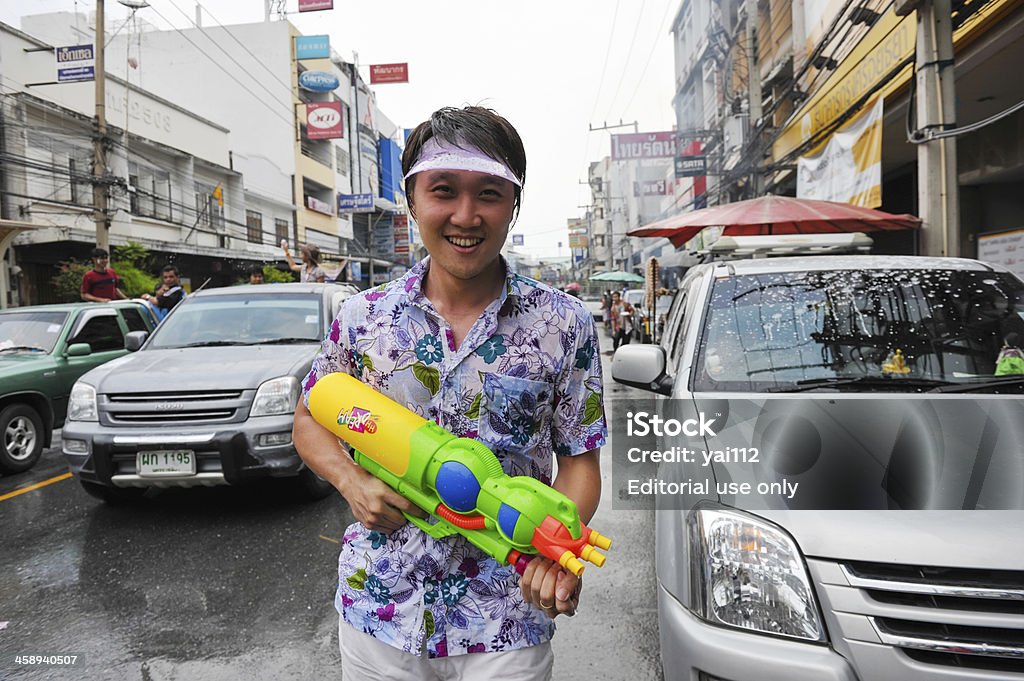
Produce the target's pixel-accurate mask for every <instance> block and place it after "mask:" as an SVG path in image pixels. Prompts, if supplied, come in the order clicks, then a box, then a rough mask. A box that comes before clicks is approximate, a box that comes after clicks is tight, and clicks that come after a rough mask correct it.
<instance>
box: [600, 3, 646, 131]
mask: <svg viewBox="0 0 1024 681" xmlns="http://www.w3.org/2000/svg"><path fill="white" fill-rule="evenodd" d="M646 5H647V0H642V2H641V3H640V11H639V12H637V16H636V24H635V25H634V26H633V37H632V38H630V41H629V50H628V51H627V52H626V58H625V59H624V60H623V62H622V75H621V76H619V83H618V85H616V86H615V93H614V94H613V95H612V98H611V100H610V102H611V104H609V106H608V114H609V116H607V117H605V120H608V118H609V117H610V115H611V112H612V110H613V109H614V107H615V100H616V99H617V98H618V96H619V90H621V89H622V81H623V80H625V78H626V73H628V72H629V60H630V58H631V57H632V56H633V48H634V47H635V46H636V35H637V33H638V32H639V31H640V23H641V21H642V20H643V18H644V7H645V6H646Z"/></svg>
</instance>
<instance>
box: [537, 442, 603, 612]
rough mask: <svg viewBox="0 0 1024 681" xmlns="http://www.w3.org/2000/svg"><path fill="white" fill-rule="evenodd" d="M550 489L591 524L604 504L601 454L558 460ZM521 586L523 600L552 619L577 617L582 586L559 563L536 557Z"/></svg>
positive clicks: (595, 453) (593, 450)
mask: <svg viewBox="0 0 1024 681" xmlns="http://www.w3.org/2000/svg"><path fill="white" fill-rule="evenodd" d="M551 486H552V487H554V488H555V489H556V490H558V491H559V492H561V493H562V494H564V495H565V496H567V497H569V498H570V499H572V500H573V501H574V502H576V509H577V511H579V514H580V520H581V521H582V522H583V524H587V523H589V522H590V519H591V518H592V517H593V516H594V512H595V511H597V505H598V503H599V502H600V500H601V450H600V449H591V450H590V451H588V452H584V453H582V454H580V455H578V456H560V457H558V472H557V473H556V474H555V479H554V481H552V483H551ZM519 586H520V588H521V589H522V592H523V599H524V600H526V601H527V602H529V603H533V604H534V605H537V606H539V607H540V608H541V609H542V610H544V612H545V613H546V614H547V615H548V617H551V618H552V619H553V618H555V617H557V616H558V615H569V616H572V615H574V614H575V613H576V607H577V605H578V604H579V595H580V587H581V586H582V582H580V578H579V577H576V576H575V575H573V574H572V573H570V572H566V571H565V570H563V569H562V567H561V566H560V565H559V564H558V563H556V562H554V561H552V560H548V559H547V558H542V557H540V556H537V557H535V558H534V559H533V560H531V561H530V563H529V565H527V566H526V570H525V571H524V572H523V577H522V579H521V580H520V581H519Z"/></svg>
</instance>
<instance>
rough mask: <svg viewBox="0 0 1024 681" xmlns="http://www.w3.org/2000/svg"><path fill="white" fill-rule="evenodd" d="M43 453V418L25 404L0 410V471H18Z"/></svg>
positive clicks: (34, 461)
mask: <svg viewBox="0 0 1024 681" xmlns="http://www.w3.org/2000/svg"><path fill="white" fill-rule="evenodd" d="M42 454H43V420H42V419H41V418H39V414H37V413H36V410H35V409H33V408H32V407H30V406H28V405H27V404H12V405H9V406H7V407H5V408H4V410H3V411H0V473H21V472H22V471H27V470H28V469H29V468H32V466H34V465H35V463H36V461H38V460H39V457H40V456H42Z"/></svg>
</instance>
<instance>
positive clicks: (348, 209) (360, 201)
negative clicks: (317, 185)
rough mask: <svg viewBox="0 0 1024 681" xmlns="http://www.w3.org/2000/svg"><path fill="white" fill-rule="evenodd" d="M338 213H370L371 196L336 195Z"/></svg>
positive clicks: (371, 208) (371, 209)
mask: <svg viewBox="0 0 1024 681" xmlns="http://www.w3.org/2000/svg"><path fill="white" fill-rule="evenodd" d="M338 212H339V213H372V212H373V194H338Z"/></svg>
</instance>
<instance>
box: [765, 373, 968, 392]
mask: <svg viewBox="0 0 1024 681" xmlns="http://www.w3.org/2000/svg"><path fill="white" fill-rule="evenodd" d="M850 385H853V386H858V387H865V388H884V389H886V390H899V389H903V388H930V389H935V390H938V389H940V388H943V387H946V386H949V385H952V382H951V381H944V380H942V379H938V378H895V377H892V376H826V377H823V378H805V379H803V380H801V381H796V382H795V383H794V384H793V385H789V386H780V387H777V388H768V389H767V390H766V392H779V393H799V392H805V391H808V390H817V389H818V388H839V387H843V386H850Z"/></svg>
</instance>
